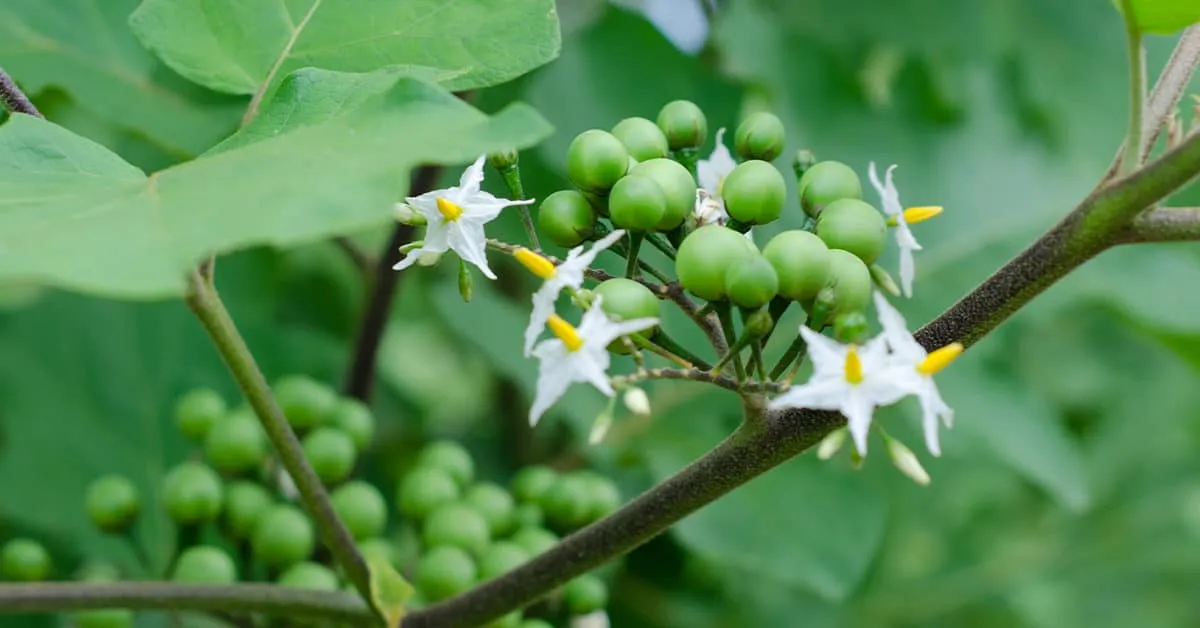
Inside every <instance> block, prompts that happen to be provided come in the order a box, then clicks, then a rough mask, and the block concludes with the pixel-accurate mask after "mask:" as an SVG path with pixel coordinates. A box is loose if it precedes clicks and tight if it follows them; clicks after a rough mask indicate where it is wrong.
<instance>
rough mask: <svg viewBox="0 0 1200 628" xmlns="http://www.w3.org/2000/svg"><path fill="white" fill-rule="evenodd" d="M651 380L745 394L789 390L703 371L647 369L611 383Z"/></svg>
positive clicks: (765, 383)
mask: <svg viewBox="0 0 1200 628" xmlns="http://www.w3.org/2000/svg"><path fill="white" fill-rule="evenodd" d="M651 379H686V380H691V381H693V382H704V383H705V384H714V385H716V386H720V387H721V388H724V389H726V390H732V391H733V392H740V393H745V394H753V393H766V392H771V393H778V392H783V390H784V389H786V388H787V386H785V385H783V384H778V383H775V382H746V383H745V384H739V383H738V381H737V380H736V379H733V378H732V377H727V376H725V375H721V374H719V373H715V372H713V371H706V370H702V369H662V368H659V369H647V370H645V371H642V372H640V373H634V374H632V375H618V376H616V377H613V378H611V381H612V384H613V386H614V387H618V388H619V387H621V386H624V385H626V384H636V383H638V382H642V381H646V380H651Z"/></svg>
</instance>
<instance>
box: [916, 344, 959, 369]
mask: <svg viewBox="0 0 1200 628" xmlns="http://www.w3.org/2000/svg"><path fill="white" fill-rule="evenodd" d="M962 352H963V346H962V343H961V342H952V343H950V344H948V345H946V346H944V347H942V348H941V349H938V350H937V351H934V352H933V353H930V354H929V355H927V356H925V359H924V360H921V363H920V364H918V365H917V372H918V373H920V374H922V375H933V374H934V373H937V372H938V371H940V370H942V369H944V368H946V367H947V366H950V363H951V362H953V361H954V360H955V358H957V357H958V356H960V355H962Z"/></svg>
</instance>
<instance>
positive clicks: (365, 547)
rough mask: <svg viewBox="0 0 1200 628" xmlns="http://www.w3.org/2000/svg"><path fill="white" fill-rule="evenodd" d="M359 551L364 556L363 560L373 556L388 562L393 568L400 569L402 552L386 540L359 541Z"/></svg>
mask: <svg viewBox="0 0 1200 628" xmlns="http://www.w3.org/2000/svg"><path fill="white" fill-rule="evenodd" d="M358 551H359V553H361V554H362V555H363V558H370V557H372V556H374V557H376V558H379V559H380V560H384V561H387V562H388V563H389V564H390V565H391V566H393V567H396V568H397V569H399V568H400V563H401V560H400V552H399V551H398V550H397V549H396V546H395V545H392V542H391V541H389V540H387V539H385V538H374V539H366V540H364V541H359V543H358Z"/></svg>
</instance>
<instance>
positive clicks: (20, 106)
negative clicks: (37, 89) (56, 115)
mask: <svg viewBox="0 0 1200 628" xmlns="http://www.w3.org/2000/svg"><path fill="white" fill-rule="evenodd" d="M0 99H3V100H4V106H6V107H8V110H9V111H13V112H16V113H24V114H27V115H31V116H37V117H39V118H45V117H46V116H43V115H42V112H40V111H38V110H37V107H34V106H33V102H32V101H30V100H29V97H28V96H26V95H25V92H23V91H21V88H20V87H17V82H16V81H14V80H13V77H11V76H9V74H8V72H5V71H4V68H0Z"/></svg>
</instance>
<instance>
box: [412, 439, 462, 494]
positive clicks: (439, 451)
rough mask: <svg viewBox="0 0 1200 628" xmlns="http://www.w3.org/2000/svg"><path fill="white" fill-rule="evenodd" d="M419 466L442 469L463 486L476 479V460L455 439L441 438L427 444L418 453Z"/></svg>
mask: <svg viewBox="0 0 1200 628" xmlns="http://www.w3.org/2000/svg"><path fill="white" fill-rule="evenodd" d="M417 466H419V467H428V468H432V469H441V470H443V471H445V472H446V473H449V474H450V477H452V478H454V481H455V482H458V485H459V487H461V488H466V486H467V485H468V484H470V483H471V481H472V480H474V479H475V461H474V460H472V459H471V454H470V453H469V452H468V451H467V449H466V448H465V447H463V446H462V445H459V444H458V443H456V442H454V441H448V440H441V441H435V442H432V443H429V444H428V445H426V446H425V447H424V448H423V449H421V452H420V453H419V454H417Z"/></svg>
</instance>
